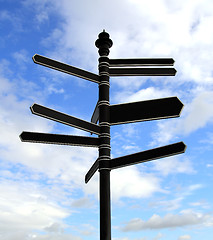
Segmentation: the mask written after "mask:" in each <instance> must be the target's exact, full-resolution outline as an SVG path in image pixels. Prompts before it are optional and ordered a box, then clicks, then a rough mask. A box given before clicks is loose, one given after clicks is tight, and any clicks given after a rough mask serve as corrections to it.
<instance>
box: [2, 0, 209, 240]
mask: <svg viewBox="0 0 213 240" xmlns="http://www.w3.org/2000/svg"><path fill="white" fill-rule="evenodd" d="M0 6H1V7H0V32H1V34H0V52H1V55H0V100H1V101H0V102H1V104H0V133H1V134H0V212H1V214H0V238H1V239H4V240H13V239H16V240H23V239H27V240H30V239H36V240H50V239H51V240H62V239H63V240H66V239H69V240H70V239H71V240H83V239H85V240H86V239H88V240H90V239H99V196H98V188H99V176H98V173H96V174H95V175H94V176H93V178H92V179H91V180H90V182H89V183H88V184H85V183H84V177H85V174H86V173H87V171H88V169H89V168H90V166H91V165H92V164H93V162H94V161H95V160H96V158H97V156H98V150H97V149H94V148H84V147H70V146H57V145H42V144H32V143H22V142H21V141H20V139H19V134H20V133H21V132H22V131H37V132H47V133H62V134H76V135H83V136H89V134H88V133H86V132H83V131H80V130H77V129H74V128H71V127H68V126H63V125H62V124H59V123H55V122H53V121H51V120H47V119H43V118H40V117H38V116H35V115H32V114H31V112H30V109H29V107H30V106H31V105H32V104H33V103H38V104H41V105H44V106H46V107H49V108H53V109H55V110H58V111H62V112H64V113H67V114H70V115H73V116H76V117H78V118H82V119H84V120H87V121H90V118H91V115H92V113H93V110H94V107H95V105H96V102H97V99H98V86H97V84H96V83H92V82H89V81H87V80H83V79H80V78H76V77H72V76H70V75H66V74H64V73H60V72H57V71H54V70H52V69H47V68H45V67H43V66H39V65H36V64H34V63H33V61H32V56H33V55H34V54H35V53H37V54H40V55H44V56H46V57H49V58H53V59H56V60H59V61H62V62H64V63H68V64H70V65H73V66H76V67H79V68H83V69H85V70H87V71H91V72H94V73H97V72H98V70H97V64H98V53H97V48H96V47H95V45H94V42H95V40H96V39H97V36H98V34H99V33H100V32H101V31H102V30H103V29H106V31H107V32H108V33H109V34H110V36H111V39H112V40H113V47H112V48H111V49H110V50H111V51H110V55H109V56H110V58H143V57H144V58H146V57H148V58H155V57H172V58H174V60H175V68H176V69H177V74H176V76H175V77H122V78H121V77H119V78H111V79H110V83H111V88H110V101H111V103H112V104H116V103H124V102H134V101H142V100H149V99H154V98H164V97H172V96H177V97H178V98H179V99H180V100H181V101H182V102H183V103H184V109H183V111H182V113H181V116H180V118H175V119H165V120H159V121H151V122H142V123H133V124H123V125H119V126H112V127H111V144H112V152H111V153H112V157H119V156H124V155H126V154H132V153H135V152H139V151H143V150H147V149H151V148H154V147H159V146H164V145H167V144H171V143H175V142H179V141H183V142H184V143H185V144H186V145H187V150H186V152H185V153H184V154H181V155H178V156H173V157H169V158H164V159H159V160H156V161H152V162H148V163H145V164H139V165H135V166H131V167H126V168H122V169H118V170H113V171H112V172H111V195H112V196H111V198H112V238H113V240H159V239H164V240H189V239H193V240H200V239H201V238H202V239H207V240H208V239H211V236H212V235H213V229H212V227H213V201H212V199H213V194H212V180H213V160H212V156H213V131H212V127H213V107H212V106H213V100H212V99H213V84H212V81H213V71H212V65H213V56H212V52H213V45H212V42H213V30H212V28H211V26H212V25H213V14H212V9H213V2H212V1H211V0H204V1H203V0H193V1H192V0H184V1H182V0H179V1H173V0H159V1H154V0H150V1H145V0H123V1H121V0H117V1H112V0H109V1H107V2H104V1H100V0H99V1H98V0H91V1H83V0H78V1H74V0H71V1H68V0H61V1H60V2H59V1H55V0H52V1H50V0H34V1H32V0H26V1H14V0H7V1H4V0H1V1H0Z"/></svg>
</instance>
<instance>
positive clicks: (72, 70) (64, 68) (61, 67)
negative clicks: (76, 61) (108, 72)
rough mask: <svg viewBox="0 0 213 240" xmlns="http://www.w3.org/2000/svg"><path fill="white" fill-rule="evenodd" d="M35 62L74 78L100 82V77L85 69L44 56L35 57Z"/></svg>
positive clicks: (36, 55)
mask: <svg viewBox="0 0 213 240" xmlns="http://www.w3.org/2000/svg"><path fill="white" fill-rule="evenodd" d="M33 61H34V62H35V63H37V64H40V65H43V66H45V67H49V68H53V69H55V70H58V71H61V72H64V73H68V74H71V75H73V76H76V77H80V78H83V79H86V80H89V81H92V82H95V83H99V82H100V81H99V76H98V75H96V74H94V73H91V72H87V71H85V70H83V69H80V68H76V67H73V66H70V65H68V64H65V63H61V62H58V61H55V60H53V59H50V58H47V57H44V56H41V55H38V54H35V55H34V56H33Z"/></svg>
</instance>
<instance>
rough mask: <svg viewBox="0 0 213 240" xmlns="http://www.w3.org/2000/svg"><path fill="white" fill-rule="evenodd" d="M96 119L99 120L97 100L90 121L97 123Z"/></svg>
mask: <svg viewBox="0 0 213 240" xmlns="http://www.w3.org/2000/svg"><path fill="white" fill-rule="evenodd" d="M98 120H99V108H98V102H97V104H96V106H95V110H94V112H93V114H92V118H91V122H92V123H97V122H98Z"/></svg>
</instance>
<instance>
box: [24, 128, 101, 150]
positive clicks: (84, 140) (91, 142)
mask: <svg viewBox="0 0 213 240" xmlns="http://www.w3.org/2000/svg"><path fill="white" fill-rule="evenodd" d="M19 137H20V139H21V141H22V142H32V143H46V144H59V145H70V146H82V147H98V146H99V139H98V138H94V137H85V136H74V135H62V134H51V133H38V132H25V131H24V132H22V133H21V135H20V136H19Z"/></svg>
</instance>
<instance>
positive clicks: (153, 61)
mask: <svg viewBox="0 0 213 240" xmlns="http://www.w3.org/2000/svg"><path fill="white" fill-rule="evenodd" d="M174 62H175V61H174V59H173V58H132V59H131V58H130V59H109V65H110V67H126V66H173V65H174Z"/></svg>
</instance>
